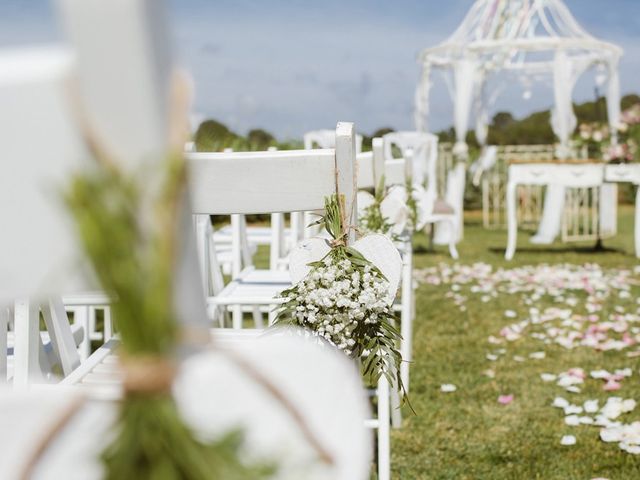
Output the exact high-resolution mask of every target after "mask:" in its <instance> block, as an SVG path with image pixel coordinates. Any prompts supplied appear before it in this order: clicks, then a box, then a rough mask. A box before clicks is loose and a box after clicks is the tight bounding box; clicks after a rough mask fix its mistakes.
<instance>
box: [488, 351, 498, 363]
mask: <svg viewBox="0 0 640 480" xmlns="http://www.w3.org/2000/svg"><path fill="white" fill-rule="evenodd" d="M497 359H498V356H497V355H494V354H492V353H487V360H489V361H491V362H495V361H496V360H497Z"/></svg>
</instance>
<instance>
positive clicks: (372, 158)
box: [356, 138, 385, 189]
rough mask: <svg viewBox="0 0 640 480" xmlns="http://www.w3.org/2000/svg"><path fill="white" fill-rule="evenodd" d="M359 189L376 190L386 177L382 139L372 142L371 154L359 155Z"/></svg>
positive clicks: (375, 139) (357, 158)
mask: <svg viewBox="0 0 640 480" xmlns="http://www.w3.org/2000/svg"><path fill="white" fill-rule="evenodd" d="M356 160H357V163H358V188H359V189H376V188H378V186H379V184H380V180H382V178H383V177H384V175H385V171H384V152H383V141H382V138H374V139H373V140H372V149H371V151H370V152H364V153H358V154H357V155H356Z"/></svg>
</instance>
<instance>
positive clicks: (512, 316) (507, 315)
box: [504, 310, 518, 318]
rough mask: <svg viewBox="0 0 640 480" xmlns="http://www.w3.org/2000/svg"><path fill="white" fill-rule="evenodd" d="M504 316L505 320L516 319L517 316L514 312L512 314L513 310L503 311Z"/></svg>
mask: <svg viewBox="0 0 640 480" xmlns="http://www.w3.org/2000/svg"><path fill="white" fill-rule="evenodd" d="M504 316H505V317H507V318H516V317H517V316H518V314H517V313H516V312H514V311H513V310H505V311H504Z"/></svg>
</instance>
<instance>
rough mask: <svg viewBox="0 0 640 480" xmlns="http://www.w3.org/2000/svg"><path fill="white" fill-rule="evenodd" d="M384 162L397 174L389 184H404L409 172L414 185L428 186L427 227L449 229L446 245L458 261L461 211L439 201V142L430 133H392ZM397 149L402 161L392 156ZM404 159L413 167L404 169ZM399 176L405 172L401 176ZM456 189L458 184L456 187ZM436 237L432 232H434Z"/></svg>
mask: <svg viewBox="0 0 640 480" xmlns="http://www.w3.org/2000/svg"><path fill="white" fill-rule="evenodd" d="M383 139H384V142H385V144H384V152H385V162H387V164H388V167H389V168H390V169H391V170H392V172H394V173H395V174H391V175H389V177H390V178H389V182H390V183H391V184H393V183H394V182H398V183H400V182H399V181H400V179H401V178H402V180H403V181H404V180H405V179H404V178H403V177H404V175H406V173H405V172H407V171H409V172H410V173H411V176H412V181H413V182H414V184H417V185H420V186H425V188H426V192H425V196H426V205H427V207H426V208H427V210H428V211H427V213H426V215H425V217H424V218H423V222H424V223H425V225H426V224H432V225H435V224H446V225H448V227H449V231H450V233H451V234H450V235H448V238H447V240H448V241H447V243H448V245H449V253H450V255H451V257H452V258H454V259H457V258H458V250H457V249H456V245H455V244H456V241H457V238H458V231H459V229H460V225H459V220H460V211H461V210H460V211H458V210H457V209H456V208H455V206H454V205H451V204H450V202H448V201H446V200H443V199H439V198H438V186H437V178H436V166H437V165H436V164H437V159H438V138H437V137H436V136H435V135H433V134H430V133H425V132H391V133H388V134H386V135H384V137H383ZM394 147H396V148H397V149H398V150H399V151H400V152H401V157H400V158H396V157H394V155H393V150H394ZM402 159H406V160H407V161H409V162H410V165H406V166H404V164H402V163H401V161H402ZM399 172H402V173H401V174H400V176H399V175H398V173H399ZM456 185H457V183H456ZM432 233H433V231H432Z"/></svg>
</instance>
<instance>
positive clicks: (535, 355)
mask: <svg viewBox="0 0 640 480" xmlns="http://www.w3.org/2000/svg"><path fill="white" fill-rule="evenodd" d="M546 356H547V354H546V353H545V352H533V353H530V354H529V358H532V359H533V360H542V359H543V358H545V357H546Z"/></svg>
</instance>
